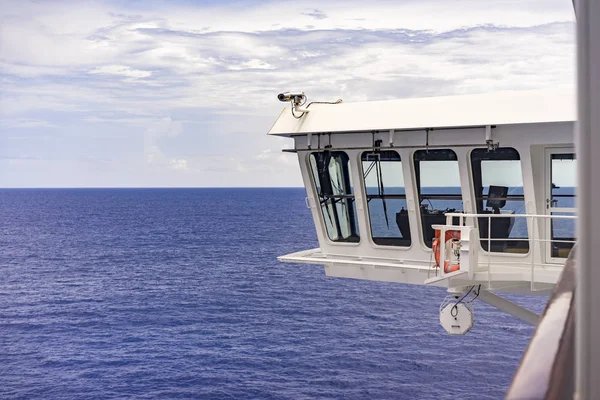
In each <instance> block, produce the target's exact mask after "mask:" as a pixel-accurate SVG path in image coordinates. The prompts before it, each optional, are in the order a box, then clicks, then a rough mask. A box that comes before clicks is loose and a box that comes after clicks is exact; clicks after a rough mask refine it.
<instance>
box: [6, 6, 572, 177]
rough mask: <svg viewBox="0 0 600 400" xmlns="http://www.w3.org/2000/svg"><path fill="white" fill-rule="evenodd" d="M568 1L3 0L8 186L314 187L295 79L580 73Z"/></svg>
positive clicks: (390, 91) (430, 79)
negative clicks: (295, 122) (302, 142)
mask: <svg viewBox="0 0 600 400" xmlns="http://www.w3.org/2000/svg"><path fill="white" fill-rule="evenodd" d="M575 69H576V68H575V24H574V14H573V10H572V5H571V1H570V0H528V1H522V0H503V1H498V0H488V1H480V0H456V1H448V0H394V1H369V2H365V1H355V0H345V1H325V0H321V1H310V0H308V1H282V0H277V1H271V0H264V1H191V0H188V1H155V0H150V1H144V0H132V1H85V0H79V1H51V0H48V1H42V0H36V1H28V0H18V1H13V0H0V187H221V186H244V187H246V186H302V182H301V177H300V172H299V167H298V161H297V158H296V157H295V155H293V154H287V153H282V152H281V149H282V148H286V147H291V146H292V142H291V139H286V138H278V137H268V136H267V135H266V133H267V131H268V130H269V128H270V127H271V125H272V124H273V122H274V121H275V119H276V118H277V116H278V115H279V113H280V111H281V109H282V108H283V107H285V105H284V104H283V103H280V102H279V101H278V100H277V94H278V93H280V92H284V91H292V90H302V91H304V92H305V93H306V94H307V96H308V98H309V101H315V100H316V101H330V100H337V99H338V98H341V99H343V100H344V102H353V101H366V100H386V99H394V98H405V97H423V96H436V95H451V94H466V93H483V92H490V91H498V90H518V89H538V88H548V87H556V86H573V85H574V81H575Z"/></svg>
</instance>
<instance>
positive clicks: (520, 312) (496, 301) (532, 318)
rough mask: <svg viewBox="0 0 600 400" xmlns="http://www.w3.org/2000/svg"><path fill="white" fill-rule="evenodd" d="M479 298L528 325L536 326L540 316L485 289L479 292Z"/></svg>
mask: <svg viewBox="0 0 600 400" xmlns="http://www.w3.org/2000/svg"><path fill="white" fill-rule="evenodd" d="M478 298H479V300H481V301H483V302H485V303H488V304H489V305H491V306H494V307H496V308H497V309H498V310H501V311H504V312H505V313H507V314H510V315H512V316H513V317H515V318H519V319H520V320H521V321H523V322H526V323H528V324H529V325H533V326H537V324H538V322H539V320H540V316H539V315H537V314H536V313H534V312H532V311H529V310H527V309H526V308H523V307H521V306H519V305H517V304H515V303H513V302H512V301H509V300H506V299H505V298H502V297H500V296H498V295H495V294H494V293H492V292H488V291H487V290H482V291H481V293H479V297H478Z"/></svg>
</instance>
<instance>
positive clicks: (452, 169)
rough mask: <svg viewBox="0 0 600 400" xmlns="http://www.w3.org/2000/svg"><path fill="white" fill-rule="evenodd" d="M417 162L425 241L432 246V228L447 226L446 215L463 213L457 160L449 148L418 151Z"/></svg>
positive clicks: (416, 171)
mask: <svg viewBox="0 0 600 400" xmlns="http://www.w3.org/2000/svg"><path fill="white" fill-rule="evenodd" d="M414 162H415V174H416V183H417V191H418V193H419V204H420V210H421V227H422V230H423V241H424V242H425V245H426V246H427V247H431V242H432V241H433V236H434V234H435V232H434V230H433V228H432V225H445V224H446V217H445V215H446V213H448V212H462V210H463V204H462V195H461V190H460V174H459V171H458V158H457V157H456V153H455V152H453V151H452V150H449V149H448V150H446V149H444V150H419V151H416V152H415V154H414ZM457 220H458V219H457ZM456 223H458V221H456Z"/></svg>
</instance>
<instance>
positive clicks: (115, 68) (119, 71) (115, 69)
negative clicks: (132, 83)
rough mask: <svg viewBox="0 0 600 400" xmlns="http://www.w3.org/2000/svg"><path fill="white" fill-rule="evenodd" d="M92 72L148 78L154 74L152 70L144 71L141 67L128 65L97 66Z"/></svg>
mask: <svg viewBox="0 0 600 400" xmlns="http://www.w3.org/2000/svg"><path fill="white" fill-rule="evenodd" d="M89 73H90V74H104V75H119V76H125V77H128V78H147V77H149V76H151V75H152V71H142V70H139V69H132V68H130V67H128V66H126V65H104V66H102V67H96V68H94V69H92V70H90V71H89Z"/></svg>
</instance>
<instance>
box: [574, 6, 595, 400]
mask: <svg viewBox="0 0 600 400" xmlns="http://www.w3.org/2000/svg"><path fill="white" fill-rule="evenodd" d="M576 14H577V79H578V82H577V84H578V98H577V100H578V113H579V115H578V119H579V123H578V128H577V131H576V132H577V133H576V149H577V159H578V160H577V163H578V189H577V190H578V193H577V206H578V210H579V215H580V216H581V217H580V218H579V219H578V225H577V237H578V240H579V245H578V254H577V257H578V263H579V269H578V273H577V300H576V302H577V303H576V304H577V316H576V319H577V335H576V337H577V351H576V354H577V362H576V364H577V365H576V369H577V385H576V388H577V393H578V398H579V399H581V400H587V399H590V400H592V399H600V379H598V374H599V371H600V343H599V342H598V340H599V338H600V260H598V257H594V254H593V252H594V249H600V209H599V207H598V204H600V0H577V1H576Z"/></svg>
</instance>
